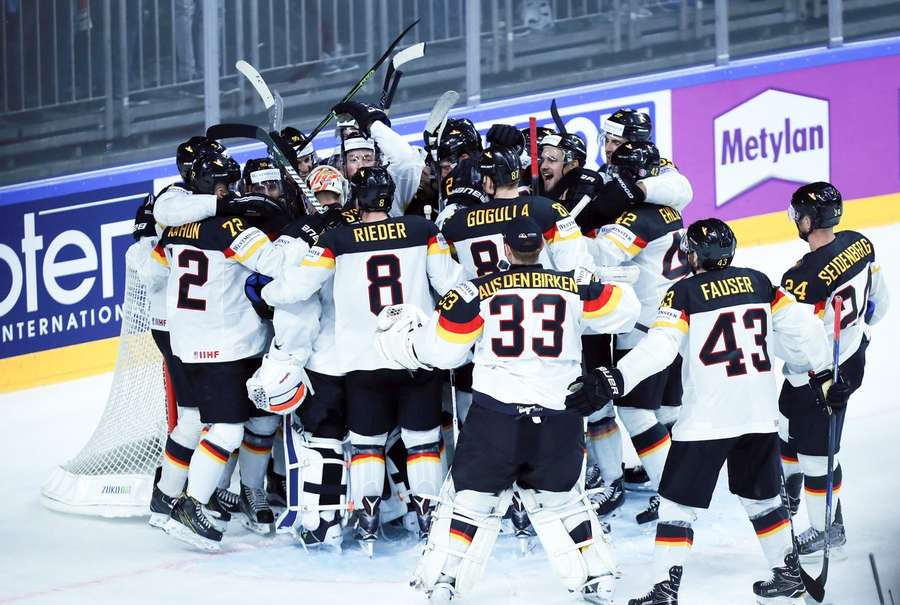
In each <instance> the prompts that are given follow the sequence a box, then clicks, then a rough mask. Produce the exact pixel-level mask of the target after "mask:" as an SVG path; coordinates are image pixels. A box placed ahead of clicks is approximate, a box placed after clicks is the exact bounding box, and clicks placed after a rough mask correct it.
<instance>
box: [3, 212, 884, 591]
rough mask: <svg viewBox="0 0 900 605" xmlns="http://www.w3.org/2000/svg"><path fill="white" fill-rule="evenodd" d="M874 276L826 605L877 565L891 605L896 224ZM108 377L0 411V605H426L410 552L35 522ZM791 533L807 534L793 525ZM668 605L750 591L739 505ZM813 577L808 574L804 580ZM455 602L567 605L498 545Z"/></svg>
mask: <svg viewBox="0 0 900 605" xmlns="http://www.w3.org/2000/svg"><path fill="white" fill-rule="evenodd" d="M865 232H866V233H867V235H869V236H870V237H871V239H872V240H873V242H874V244H875V250H876V257H877V258H878V259H879V260H880V261H881V262H882V263H883V266H884V273H885V276H886V278H887V282H888V285H889V287H890V289H891V292H892V295H893V299H894V306H893V308H892V309H891V311H890V313H889V315H888V316H887V318H886V319H885V320H883V321H882V322H881V323H880V324H879V325H878V326H876V327H875V330H874V335H873V341H872V344H871V346H870V347H869V350H868V355H867V357H868V363H867V366H866V377H865V382H864V384H863V387H862V389H861V390H860V391H858V392H857V393H856V394H855V395H854V397H853V399H852V400H851V402H850V406H849V411H848V420H847V422H846V425H845V428H844V438H843V447H842V451H841V455H840V460H841V464H842V466H843V470H844V483H843V490H842V492H841V495H842V497H843V511H844V519H845V523H846V527H847V534H848V545H847V547H846V548H845V555H846V559H844V560H842V561H835V562H833V563H832V566H831V569H830V572H829V576H828V585H827V594H826V600H825V602H826V603H833V604H840V605H868V604H876V603H878V597H877V594H876V591H875V585H874V582H873V579H872V573H871V570H870V567H869V559H868V554H869V553H870V552H873V553H875V556H876V557H877V561H878V564H879V567H880V572H881V580H882V584H883V586H884V590H885V599H887V602H888V603H890V602H891V600H890V599H889V597H888V593H887V591H888V589H891V590H892V593H893V597H894V599H900V541H898V540H900V515H898V513H897V510H898V504H900V479H898V473H897V468H898V464H900V457H898V455H897V451H898V450H897V449H896V448H895V447H894V445H895V443H894V439H900V377H898V376H900V372H898V363H897V359H898V358H897V357H894V356H895V355H900V349H898V348H897V347H898V345H900V327H898V326H900V224H895V225H893V226H888V227H881V228H877V229H867V230H865ZM804 252H805V247H804V244H803V243H802V242H800V241H796V242H790V243H785V244H777V245H770V246H761V247H751V248H745V249H741V250H739V251H738V254H737V257H736V259H735V264H736V265H746V266H752V267H756V268H760V269H763V270H764V271H766V272H767V273H768V274H769V275H770V277H771V278H772V279H773V281H777V280H778V279H780V276H781V273H782V272H783V271H784V270H785V269H786V268H787V267H789V266H790V265H791V264H793V263H794V262H795V261H796V260H797V259H798V258H799V257H800V256H801V255H802V254H803V253H804ZM110 381H111V375H110V374H107V375H103V376H97V377H93V378H87V379H83V380H78V381H73V382H67V383H62V384H57V385H53V386H49V387H44V388H39V389H33V390H29V391H20V392H16V393H11V394H5V395H2V396H0V414H2V418H3V423H2V438H0V460H2V470H0V498H2V506H0V603H23V604H33V605H37V604H51V603H53V604H71V603H90V604H91V605H99V604H105V603H110V604H112V603H115V604H125V605H130V604H133V603H201V602H202V603H204V604H207V605H230V604H270V603H302V604H304V605H318V604H322V605H339V604H340V605H343V604H354V605H379V604H391V605H398V604H405V603H424V602H425V598H424V596H422V595H421V594H420V593H416V592H414V591H413V590H412V589H410V588H409V587H408V585H407V580H408V578H409V576H410V575H411V572H412V570H413V568H414V566H415V561H416V558H417V555H418V548H417V546H416V544H415V542H413V541H412V540H411V538H405V537H399V538H397V539H396V540H395V541H393V542H390V543H379V544H378V545H377V547H376V555H375V558H374V559H373V560H368V559H367V558H366V557H365V556H364V555H363V554H362V552H361V551H359V550H358V548H357V547H356V545H355V544H353V545H348V546H347V547H346V548H345V549H344V551H343V553H342V554H340V555H336V554H329V553H306V552H304V551H303V550H302V549H301V548H299V547H296V546H294V545H293V544H292V543H291V542H290V541H289V539H288V538H286V537H283V536H279V537H276V538H271V539H265V538H261V537H259V536H255V535H253V534H250V533H248V532H247V531H245V530H244V529H243V528H242V527H241V526H240V525H239V523H237V522H235V521H233V522H232V524H231V526H230V528H229V531H228V533H227V534H226V536H225V539H224V547H223V551H222V552H221V553H220V554H213V555H209V554H202V553H198V552H194V551H192V550H190V549H189V548H188V547H186V546H183V545H182V544H181V543H179V542H176V541H175V540H174V539H173V538H170V537H169V536H167V535H165V534H164V533H163V532H161V531H159V530H156V529H153V528H151V527H149V526H148V525H147V523H146V518H135V519H129V520H104V519H94V518H87V517H79V516H72V515H66V514H62V513H56V512H51V511H49V510H46V509H45V508H43V507H42V506H41V504H40V503H39V493H40V486H41V483H42V482H43V481H44V480H45V478H46V477H47V476H48V474H49V473H50V471H51V469H52V468H53V467H54V466H55V465H58V464H60V463H62V462H64V461H66V460H67V459H69V458H70V457H72V456H73V455H74V454H76V453H77V452H78V450H79V449H80V448H81V447H82V445H84V443H85V442H86V440H87V439H88V438H89V436H90V434H91V431H92V430H93V428H94V426H95V425H96V423H97V420H98V418H99V417H100V414H101V412H102V411H103V406H104V404H105V403H106V396H107V390H108V388H109V385H110ZM646 499H647V494H635V493H629V494H628V500H627V502H626V505H625V506H624V507H623V508H622V509H620V510H619V512H618V515H617V516H616V517H615V518H614V519H613V520H612V526H613V533H612V536H613V540H614V543H615V546H616V551H617V553H618V559H619V567H620V570H621V575H622V577H621V579H620V580H619V582H618V589H617V597H616V602H617V603H626V602H627V599H628V598H630V597H634V596H636V595H637V594H639V593H643V592H644V591H645V590H646V589H647V588H648V582H649V579H648V578H647V573H648V570H649V563H650V560H651V555H652V552H653V536H654V534H653V531H654V530H653V528H652V527H646V528H641V529H639V528H638V526H636V525H635V524H634V522H633V520H632V519H633V516H634V514H635V513H637V512H638V511H639V510H641V509H642V508H643V507H644V505H645V503H646ZM797 519H798V522H797V532H798V533H799V532H800V531H802V530H803V529H805V527H806V526H807V521H806V513H805V510H801V511H800V515H799V516H798V517H797ZM694 531H695V538H694V548H693V552H692V554H691V558H690V560H689V561H688V564H687V566H686V568H685V571H684V580H683V583H682V589H681V599H680V602H681V603H682V604H684V605H694V604H698V605H699V604H716V605H721V604H728V605H742V604H751V603H754V602H755V601H754V598H753V594H752V592H751V590H750V587H751V585H752V583H753V581H754V580H757V579H761V578H764V577H767V576H768V573H769V570H768V569H767V566H766V563H765V559H764V558H763V555H762V551H761V549H760V547H759V545H758V542H757V540H756V536H755V534H754V533H753V530H752V527H751V525H750V523H749V521H748V520H747V517H746V515H745V513H744V511H743V509H742V508H741V506H740V504H739V503H738V501H737V499H736V498H735V497H733V496H731V495H730V494H729V493H728V492H727V486H726V485H725V484H723V481H721V479H720V482H719V486H718V488H717V491H716V495H715V497H714V499H713V503H712V506H711V508H710V510H709V511H707V512H706V514H704V515H702V516H701V518H700V519H699V520H698V522H697V523H696V524H695V525H694ZM818 569H819V567H818V564H815V565H811V566H808V567H807V570H808V571H809V572H810V573H811V574H812V575H814V576H815V575H817V574H818ZM459 602H461V603H491V604H515V605H520V604H525V603H541V604H542V605H555V604H560V603H574V602H577V600H576V599H575V598H574V597H571V596H569V595H568V594H567V593H566V591H565V590H564V589H563V588H562V587H561V585H560V584H559V583H558V582H557V580H556V577H555V576H554V574H553V572H552V570H551V569H550V566H549V563H548V562H547V561H546V559H545V558H544V556H543V552H542V551H541V549H540V548H539V547H538V548H537V549H535V551H533V552H531V553H529V554H528V555H526V556H525V557H523V558H520V557H519V556H518V554H517V551H516V544H515V540H514V539H513V538H511V537H504V536H501V537H500V539H499V540H498V543H497V547H496V548H495V551H494V555H493V558H492V560H491V562H490V564H489V566H488V569H487V571H486V573H485V576H484V578H483V579H482V582H481V584H480V585H479V586H478V587H477V589H476V590H475V591H474V592H472V593H471V594H470V595H467V596H466V597H465V598H464V599H460V601H459Z"/></svg>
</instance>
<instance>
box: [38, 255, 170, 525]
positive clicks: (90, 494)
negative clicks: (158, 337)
mask: <svg viewBox="0 0 900 605" xmlns="http://www.w3.org/2000/svg"><path fill="white" fill-rule="evenodd" d="M126 265H127V263H126ZM166 374H167V372H166V369H165V364H164V362H163V358H162V355H161V354H160V352H159V349H158V348H157V346H156V343H155V342H154V341H153V337H152V335H151V333H150V300H149V297H148V295H147V290H146V288H145V287H144V285H143V284H142V283H141V281H140V278H139V277H138V274H137V272H136V271H135V270H134V268H133V267H131V266H126V277H125V299H124V302H123V304H122V327H121V331H120V335H119V352H118V356H117V358H116V366H115V370H114V373H113V382H112V386H111V387H110V390H109V396H108V398H107V402H106V407H105V408H104V410H103V415H102V416H101V418H100V421H99V422H98V423H97V426H96V428H95V429H94V432H93V434H92V435H91V437H90V439H88V441H87V443H86V444H85V445H84V447H83V448H82V449H81V451H80V452H79V453H78V454H77V455H76V456H75V457H74V458H72V459H71V460H69V461H68V462H67V463H65V464H63V465H61V466H58V467H56V468H55V469H54V470H53V472H52V473H51V474H50V476H49V477H48V478H47V480H46V481H45V482H44V485H43V486H42V487H41V503H42V504H43V505H44V506H46V507H47V508H50V509H53V510H58V511H63V512H67V513H76V514H84V515H95V516H102V517H129V516H136V515H145V514H149V505H150V496H151V494H152V492H153V483H154V479H155V475H156V469H157V468H158V467H159V465H160V461H161V459H162V453H163V448H164V447H165V440H166V435H167V434H168V432H169V431H170V430H171V429H172V427H173V426H174V424H175V421H176V418H177V416H176V413H175V409H176V408H175V397H174V392H173V390H172V388H171V382H170V381H168V380H167V379H166V378H167V376H166Z"/></svg>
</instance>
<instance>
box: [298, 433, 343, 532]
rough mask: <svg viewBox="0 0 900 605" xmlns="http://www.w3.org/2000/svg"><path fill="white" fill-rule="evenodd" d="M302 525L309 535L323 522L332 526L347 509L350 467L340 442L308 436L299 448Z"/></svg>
mask: <svg viewBox="0 0 900 605" xmlns="http://www.w3.org/2000/svg"><path fill="white" fill-rule="evenodd" d="M300 460H301V465H302V467H303V470H302V471H301V475H300V477H301V480H302V482H303V486H302V489H301V495H300V502H301V510H302V515H301V522H302V523H303V526H304V527H305V528H307V529H308V530H310V531H314V530H315V529H316V528H318V527H319V524H320V521H325V522H327V523H332V524H333V522H334V521H335V520H336V519H338V518H339V517H340V515H341V514H342V511H344V510H346V508H347V466H346V465H345V464H344V446H343V443H342V442H341V441H340V440H338V439H322V438H319V437H315V436H312V435H309V436H308V437H307V439H306V440H305V441H303V445H302V447H301V448H300Z"/></svg>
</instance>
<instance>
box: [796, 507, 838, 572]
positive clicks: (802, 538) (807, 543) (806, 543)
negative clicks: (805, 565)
mask: <svg viewBox="0 0 900 605" xmlns="http://www.w3.org/2000/svg"><path fill="white" fill-rule="evenodd" d="M829 538H830V539H829V546H828V556H829V557H832V560H838V561H839V560H843V559H845V558H846V555H845V554H844V549H843V548H842V547H843V546H844V545H845V544H846V543H847V533H846V531H845V530H844V516H843V514H841V505H840V503H838V505H837V508H836V509H835V512H834V521H833V522H832V523H831V529H830V531H829ZM797 552H798V553H800V560H801V561H810V562H814V561H818V560H821V559H822V556H823V554H824V552H825V532H824V531H818V530H817V529H816V528H814V527H810V528H809V529H807V530H806V531H805V532H803V533H802V534H800V535H799V536H797Z"/></svg>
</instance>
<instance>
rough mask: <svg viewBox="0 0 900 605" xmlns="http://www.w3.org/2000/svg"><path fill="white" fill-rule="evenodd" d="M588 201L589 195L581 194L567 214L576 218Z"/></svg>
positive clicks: (589, 199)
mask: <svg viewBox="0 0 900 605" xmlns="http://www.w3.org/2000/svg"><path fill="white" fill-rule="evenodd" d="M590 201H591V196H589V195H588V194H586V193H585V194H584V195H582V196H581V199H580V200H578V203H577V204H575V207H574V208H572V211H571V212H569V216H571V217H572V218H576V217H577V216H578V215H579V214H581V211H582V210H584V208H585V206H587V205H588V202H590Z"/></svg>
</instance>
